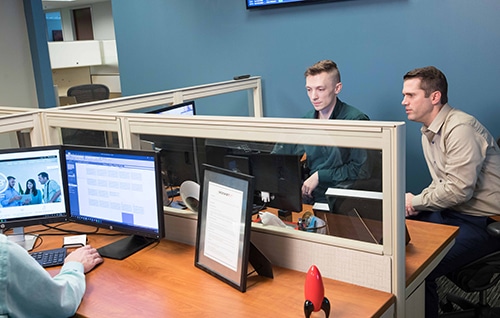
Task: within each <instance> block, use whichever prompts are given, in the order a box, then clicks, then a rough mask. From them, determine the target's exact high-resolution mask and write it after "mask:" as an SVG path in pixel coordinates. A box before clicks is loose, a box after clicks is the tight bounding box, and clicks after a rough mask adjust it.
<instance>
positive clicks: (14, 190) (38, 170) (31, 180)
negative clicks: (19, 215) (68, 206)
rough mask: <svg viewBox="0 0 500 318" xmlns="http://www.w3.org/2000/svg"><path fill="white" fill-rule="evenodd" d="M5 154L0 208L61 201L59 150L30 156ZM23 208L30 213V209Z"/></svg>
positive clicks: (0, 169)
mask: <svg viewBox="0 0 500 318" xmlns="http://www.w3.org/2000/svg"><path fill="white" fill-rule="evenodd" d="M4 156H5V157H8V158H7V159H5V160H0V204H1V207H0V208H9V210H14V209H20V208H23V207H25V208H28V207H29V206H33V208H34V206H36V205H38V204H48V203H60V204H62V202H61V201H62V200H63V199H62V197H63V196H62V189H61V171H60V170H61V168H60V164H59V161H58V157H57V155H56V153H55V155H49V156H38V155H36V156H34V157H31V158H30V157H22V156H21V158H13V156H12V155H9V154H6V155H4ZM16 207H17V208H16ZM23 211H25V212H26V213H29V212H28V211H31V209H30V210H23ZM23 213H24V212H23Z"/></svg>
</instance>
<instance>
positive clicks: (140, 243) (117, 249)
mask: <svg viewBox="0 0 500 318" xmlns="http://www.w3.org/2000/svg"><path fill="white" fill-rule="evenodd" d="M154 241H156V239H153V238H147V237H144V236H139V235H130V236H127V237H125V238H123V239H121V240H119V241H116V242H113V243H111V244H108V245H106V246H103V247H101V248H98V249H97V251H98V252H99V254H101V256H102V257H107V258H113V259H120V260H121V259H124V258H127V257H128V256H130V255H132V254H134V253H135V252H137V251H139V250H141V249H143V248H145V247H146V246H148V245H149V244H151V243H153V242H154Z"/></svg>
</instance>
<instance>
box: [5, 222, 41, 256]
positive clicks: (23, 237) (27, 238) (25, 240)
mask: <svg viewBox="0 0 500 318" xmlns="http://www.w3.org/2000/svg"><path fill="white" fill-rule="evenodd" d="M7 238H8V239H9V241H11V242H14V243H17V244H18V245H21V247H23V248H24V249H25V250H27V251H31V250H32V249H33V246H35V242H36V239H37V238H38V236H37V235H33V234H25V233H24V227H22V226H21V227H14V228H12V234H9V235H7Z"/></svg>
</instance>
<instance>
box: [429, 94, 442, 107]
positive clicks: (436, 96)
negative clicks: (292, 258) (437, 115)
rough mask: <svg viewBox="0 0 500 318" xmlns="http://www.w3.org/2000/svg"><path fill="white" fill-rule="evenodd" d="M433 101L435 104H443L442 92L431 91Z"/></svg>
mask: <svg viewBox="0 0 500 318" xmlns="http://www.w3.org/2000/svg"><path fill="white" fill-rule="evenodd" d="M431 102H432V104H433V105H438V104H441V92H440V91H434V92H432V93H431Z"/></svg>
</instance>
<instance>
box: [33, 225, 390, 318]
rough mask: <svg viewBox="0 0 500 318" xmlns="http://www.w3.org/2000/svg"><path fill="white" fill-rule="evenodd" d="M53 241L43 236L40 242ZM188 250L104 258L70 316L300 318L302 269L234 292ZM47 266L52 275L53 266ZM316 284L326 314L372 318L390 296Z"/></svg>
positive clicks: (96, 240)
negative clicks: (196, 262) (324, 301)
mask: <svg viewBox="0 0 500 318" xmlns="http://www.w3.org/2000/svg"><path fill="white" fill-rule="evenodd" d="M64 227H71V228H81V229H84V228H85V229H87V230H88V229H89V228H87V227H83V226H81V225H74V224H72V225H65V226H64ZM115 239H117V238H114V237H109V236H99V235H89V244H91V245H93V246H95V247H100V246H102V245H104V244H107V243H108V242H111V241H112V240H115ZM61 241H62V237H52V236H47V237H45V238H44V244H43V245H42V246H41V247H40V248H42V249H46V248H50V247H55V246H57V245H58V244H59V243H60V242H61ZM194 252H195V249H194V247H192V246H188V245H184V244H180V243H176V242H172V241H167V240H162V241H161V242H160V243H158V244H153V245H151V246H149V247H147V248H145V249H143V250H141V251H139V252H137V253H136V254H134V255H132V256H130V257H128V258H127V259H125V260H122V261H119V260H113V259H105V261H104V263H103V264H101V265H100V266H99V267H97V268H96V269H94V270H93V271H91V272H90V273H88V274H87V290H86V293H85V296H84V298H83V301H82V304H81V305H80V308H79V309H78V312H77V317H221V316H226V317H256V316H260V317H304V312H303V304H304V283H305V273H301V272H297V271H293V270H288V269H284V268H279V267H273V271H274V279H269V278H264V277H260V276H255V275H254V276H251V277H250V278H249V280H248V288H247V291H246V292H245V293H241V292H239V291H238V290H236V289H234V288H233V287H231V286H229V285H227V284H225V283H224V282H222V281H220V280H219V279H217V278H215V277H213V276H211V275H209V274H207V273H206V272H204V271H202V270H200V269H198V268H196V267H195V266H194ZM49 271H50V272H51V273H52V274H53V275H54V274H56V272H57V271H58V269H51V270H49ZM324 286H325V296H326V297H328V298H329V300H330V302H331V306H332V308H331V314H330V317H379V316H381V315H382V314H383V313H384V312H385V311H386V310H387V309H388V308H389V307H390V306H391V305H392V304H393V303H394V301H395V300H394V296H393V295H392V294H389V293H385V292H381V291H377V290H372V289H368V288H364V287H360V286H356V285H352V284H347V283H343V282H339V281H335V280H332V279H324ZM313 314H314V315H313V317H324V315H323V312H317V313H313Z"/></svg>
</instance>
